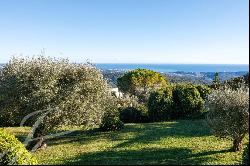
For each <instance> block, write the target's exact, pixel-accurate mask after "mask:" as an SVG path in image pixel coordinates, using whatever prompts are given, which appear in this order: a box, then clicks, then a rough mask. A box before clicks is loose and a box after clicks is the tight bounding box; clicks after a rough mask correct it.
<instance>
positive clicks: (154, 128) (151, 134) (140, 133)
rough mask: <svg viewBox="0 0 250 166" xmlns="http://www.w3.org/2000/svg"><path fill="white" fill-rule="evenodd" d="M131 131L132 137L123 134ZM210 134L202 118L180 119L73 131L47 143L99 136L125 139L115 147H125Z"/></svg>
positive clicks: (113, 139)
mask: <svg viewBox="0 0 250 166" xmlns="http://www.w3.org/2000/svg"><path fill="white" fill-rule="evenodd" d="M128 133H133V134H134V135H135V136H133V138H126V136H125V137H124V135H126V134H128ZM208 135H210V131H209V129H208V127H207V126H206V124H205V122H204V121H203V120H195V121H192V120H181V121H177V122H166V123H144V124H143V123H142V124H127V125H126V127H125V129H123V130H121V131H113V132H101V131H100V130H99V129H92V130H88V131H80V130H79V131H75V132H72V133H70V134H67V135H64V136H61V137H56V138H53V139H50V140H49V141H48V144H49V145H58V144H65V143H71V142H74V143H80V144H82V143H88V142H91V141H95V140H98V139H100V138H102V139H107V140H111V141H117V140H125V142H123V143H121V144H119V145H117V146H116V147H117V148H119V147H126V146H129V145H131V144H134V143H138V142H139V143H149V142H153V141H157V140H160V139H161V138H165V137H175V138H181V137H202V136H208Z"/></svg>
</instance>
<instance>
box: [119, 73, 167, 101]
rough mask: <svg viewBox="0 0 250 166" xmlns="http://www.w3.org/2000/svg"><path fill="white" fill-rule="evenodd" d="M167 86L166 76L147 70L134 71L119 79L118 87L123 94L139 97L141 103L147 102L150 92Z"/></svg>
mask: <svg viewBox="0 0 250 166" xmlns="http://www.w3.org/2000/svg"><path fill="white" fill-rule="evenodd" d="M166 85H167V79H166V78H165V77H164V76H162V75H161V74H160V73H158V72H155V71H152V70H147V69H136V70H132V71H129V72H127V73H125V74H124V75H123V76H122V77H119V78H118V79H117V86H118V88H119V89H120V90H121V91H122V92H124V93H130V94H132V95H135V96H137V97H138V98H139V99H140V101H141V102H145V101H147V98H148V96H149V92H150V91H152V90H153V89H157V88H161V87H164V86H166Z"/></svg>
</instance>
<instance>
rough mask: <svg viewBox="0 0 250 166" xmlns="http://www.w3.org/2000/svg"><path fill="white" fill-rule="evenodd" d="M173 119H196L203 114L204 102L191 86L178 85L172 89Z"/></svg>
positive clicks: (196, 90)
mask: <svg viewBox="0 0 250 166" xmlns="http://www.w3.org/2000/svg"><path fill="white" fill-rule="evenodd" d="M173 102H174V110H175V115H174V116H175V117H181V118H183V117H184V118H198V117H200V116H201V115H202V114H203V113H204V112H205V108H204V104H205V101H204V100H203V99H202V97H201V96H200V93H199V91H198V89H196V87H195V86H193V85H192V84H179V85H176V86H175V87H174V88H173Z"/></svg>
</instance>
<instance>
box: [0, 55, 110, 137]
mask: <svg viewBox="0 0 250 166" xmlns="http://www.w3.org/2000/svg"><path fill="white" fill-rule="evenodd" d="M109 95H111V94H110V92H109V86H108V84H107V81H106V80H105V79H104V78H103V75H102V74H101V72H100V71H99V70H97V69H96V68H94V67H93V66H92V65H91V64H89V63H85V64H74V63H70V62H69V61H68V60H67V59H52V58H47V57H44V56H39V57H33V58H12V59H11V60H10V61H9V63H8V64H7V65H5V66H4V68H3V69H2V70H1V73H0V105H1V107H0V125H2V126H17V125H19V124H20V122H21V121H22V119H23V118H24V117H25V116H26V115H28V114H31V113H34V112H36V111H38V110H48V111H50V112H48V111H45V112H43V115H46V116H45V117H44V118H43V119H41V118H40V120H41V124H40V125H39V128H38V129H39V130H38V129H37V131H39V133H40V134H42V135H43V134H46V133H47V132H48V131H49V130H50V129H53V128H54V127H55V126H59V125H86V126H88V125H90V126H95V125H99V124H100V123H101V120H102V116H103V114H104V112H105V105H106V103H107V102H108V101H107V100H108V96H109ZM39 116H41V114H40V115H39ZM30 119H31V120H30V121H26V123H25V125H28V126H31V125H33V124H34V122H35V121H37V120H38V117H37V116H33V117H32V118H30ZM35 133H36V132H35Z"/></svg>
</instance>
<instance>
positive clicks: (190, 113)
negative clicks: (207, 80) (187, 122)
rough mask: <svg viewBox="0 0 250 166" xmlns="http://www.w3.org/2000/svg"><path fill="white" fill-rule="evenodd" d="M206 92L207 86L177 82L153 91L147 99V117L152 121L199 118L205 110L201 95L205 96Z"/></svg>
mask: <svg viewBox="0 0 250 166" xmlns="http://www.w3.org/2000/svg"><path fill="white" fill-rule="evenodd" d="M197 87H198V88H197ZM199 90H200V91H201V93H202V96H201V94H200V92H199ZM208 92H209V90H208V91H207V88H203V86H195V85H192V84H177V85H173V86H167V87H165V88H163V89H160V90H158V91H155V92H153V93H151V95H150V97H149V101H148V109H149V117H150V119H151V120H152V121H165V120H170V119H179V118H201V117H202V115H203V113H204V112H205V107H204V103H205V101H204V99H203V97H204V98H206V95H207V94H208Z"/></svg>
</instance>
